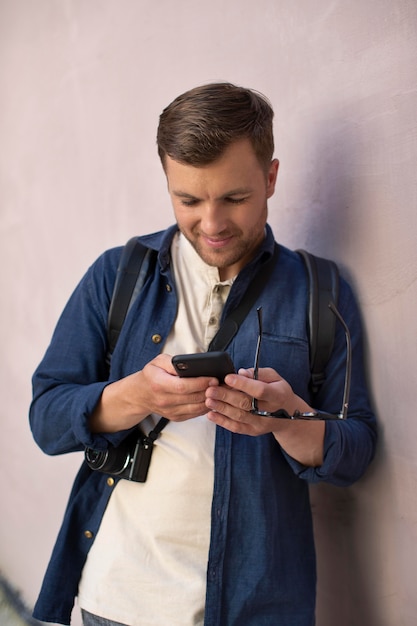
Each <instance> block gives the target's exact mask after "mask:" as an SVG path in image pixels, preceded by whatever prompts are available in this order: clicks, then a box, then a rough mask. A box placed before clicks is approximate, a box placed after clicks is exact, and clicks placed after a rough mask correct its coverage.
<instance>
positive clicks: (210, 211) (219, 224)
mask: <svg viewBox="0 0 417 626" xmlns="http://www.w3.org/2000/svg"><path fill="white" fill-rule="evenodd" d="M227 220H228V217H227V210H226V208H225V207H224V206H223V205H222V204H221V203H219V202H207V203H205V204H204V207H203V211H202V214H201V220H200V227H201V230H202V231H203V232H204V233H205V234H206V235H210V236H213V235H217V234H219V233H221V232H223V231H224V230H225V229H226V227H227Z"/></svg>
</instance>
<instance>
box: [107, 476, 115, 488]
mask: <svg viewBox="0 0 417 626" xmlns="http://www.w3.org/2000/svg"><path fill="white" fill-rule="evenodd" d="M107 484H108V486H109V487H113V485H114V478H111V477H110V478H108V479H107Z"/></svg>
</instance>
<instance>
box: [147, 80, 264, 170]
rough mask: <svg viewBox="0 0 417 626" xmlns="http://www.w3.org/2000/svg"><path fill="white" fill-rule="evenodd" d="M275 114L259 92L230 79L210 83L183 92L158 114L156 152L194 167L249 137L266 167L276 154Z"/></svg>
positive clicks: (216, 156) (205, 163)
mask: <svg viewBox="0 0 417 626" xmlns="http://www.w3.org/2000/svg"><path fill="white" fill-rule="evenodd" d="M273 117H274V112H273V110H272V107H271V105H270V104H269V102H268V100H267V99H266V98H265V96H263V95H262V94H260V93H258V92H256V91H253V90H251V89H245V88H243V87H237V86H236V85H232V84H231V83H211V84H208V85H203V86H201V87H195V88H194V89H191V90H190V91H186V92H185V93H183V94H182V95H180V96H178V97H177V98H175V100H174V101H173V102H172V103H171V104H170V105H168V106H167V107H166V108H165V109H164V110H163V112H162V114H161V116H160V118H159V126H158V134H157V144H158V153H159V156H160V158H161V161H162V165H163V166H165V157H166V155H168V156H169V157H170V158H172V159H174V160H175V161H178V162H180V163H185V164H187V165H194V166H196V167H198V166H202V165H207V164H209V163H212V162H214V161H215V160H216V159H218V158H219V157H220V156H221V154H222V153H223V152H224V150H225V149H226V148H227V147H228V146H229V145H230V144H232V143H233V142H235V141H238V140H240V139H249V140H250V142H251V144H252V146H253V149H254V151H255V154H256V156H257V158H258V160H259V162H260V164H261V166H262V167H263V168H264V169H265V170H267V169H268V167H269V165H270V163H271V159H272V155H273V152H274V138H273V133H272V119H273Z"/></svg>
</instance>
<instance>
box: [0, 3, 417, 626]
mask: <svg viewBox="0 0 417 626" xmlns="http://www.w3.org/2000/svg"><path fill="white" fill-rule="evenodd" d="M416 18H417V4H416V2H415V0H396V2H392V1H388V0H367V1H366V2H363V0H351V1H350V2H343V1H340V0H339V1H338V0H334V1H330V0H328V1H327V2H324V1H320V0H318V1H317V2H311V0H299V1H298V2H289V1H288V2H285V1H284V0H257V1H256V2H254V1H251V0H229V2H223V1H221V0H211V2H209V3H206V2H205V3H202V2H198V1H197V2H196V1H194V2H191V1H190V0H176V2H170V1H168V0H159V1H158V2H154V3H151V2H147V1H145V0H142V1H140V0H120V1H118V2H115V1H113V2H112V1H110V0H72V1H71V0H68V1H64V0H60V1H57V0H37V1H36V2H33V0H2V2H1V3H0V93H1V98H0V211H1V212H0V237H1V244H0V255H1V270H0V277H1V278H0V280H1V283H0V289H1V294H2V305H1V309H0V322H1V323H0V333H1V335H0V341H1V346H2V358H1V364H0V367H1V372H0V373H1V375H0V381H1V382H0V385H1V398H2V401H1V405H0V406H1V408H0V416H1V424H2V437H1V440H0V446H1V450H0V455H1V456H0V459H1V467H2V474H3V489H4V491H3V497H2V502H3V505H2V507H3V515H2V520H1V537H0V540H1V550H0V558H1V562H0V563H1V569H2V571H3V573H4V574H5V575H6V576H7V577H8V578H9V580H10V581H11V582H12V583H13V584H14V585H16V586H17V587H18V588H20V589H21V590H22V592H23V597H24V599H25V600H26V601H27V602H28V603H30V604H32V603H33V601H34V599H35V596H36V593H37V590H38V588H39V585H40V581H41V577H42V574H43V570H44V568H45V565H46V561H47V559H48V557H49V553H50V550H51V548H52V544H53V541H54V539H55V536H56V532H57V529H58V526H59V523H60V520H61V516H62V513H63V508H64V505H65V502H66V499H67V495H68V491H69V488H70V485H71V482H72V478H73V475H74V473H75V470H76V467H77V466H78V464H79V462H80V457H79V455H74V456H72V457H68V458H53V459H51V458H47V457H45V456H44V455H43V454H42V453H41V452H40V451H39V450H38V449H37V448H36V447H35V445H34V444H33V442H32V439H31V435H30V432H29V428H28V424H27V408H28V404H29V401H30V376H31V373H32V371H33V369H34V367H35V366H36V364H37V363H38V361H39V360H40V358H41V356H42V354H43V351H44V350H45V348H46V345H47V343H48V341H49V338H50V334H51V332H52V329H53V326H54V324H55V322H56V319H57V316H58V315H59V313H60V311H61V309H62V306H63V305H64V303H65V301H66V299H67V297H68V296H69V294H70V292H71V291H72V289H73V287H74V286H75V283H76V282H77V281H78V279H79V278H80V276H81V274H82V273H83V272H84V270H85V268H86V266H87V265H88V264H89V263H91V262H92V261H93V260H94V258H95V257H96V256H97V255H98V254H99V253H100V252H101V251H102V250H103V249H104V248H105V247H108V246H112V245H116V244H119V243H123V242H124V241H125V240H126V239H127V238H128V237H129V236H131V235H132V234H136V233H138V234H139V233H144V232H148V231H150V230H154V229H155V230H156V229H159V228H162V227H164V226H165V225H167V224H169V223H171V220H172V218H171V210H170V206H169V202H168V199H167V193H166V189H165V181H164V177H163V175H162V172H161V168H160V165H159V162H158V158H157V155H156V150H155V129H156V125H157V121H158V115H159V113H160V111H161V109H162V107H163V106H165V105H166V104H167V103H168V102H169V101H170V100H171V99H172V98H173V97H175V96H176V95H177V94H178V93H180V92H181V91H183V90H185V89H187V88H190V87H192V86H194V85H196V84H200V83H203V82H208V81H212V80H223V79H224V80H230V81H232V82H236V83H239V84H243V85H245V86H250V87H253V88H256V89H258V90H260V91H262V92H264V93H266V94H267V95H268V96H269V98H270V99H271V101H272V103H273V106H274V108H275V111H276V123H275V129H276V146H277V148H276V155H277V156H278V157H279V158H280V160H281V170H280V177H279V185H278V189H277V192H276V195H275V197H274V198H273V199H272V201H271V203H270V222H271V224H272V226H273V227H274V230H275V232H276V235H277V237H278V238H279V239H280V240H281V241H282V242H283V243H284V244H286V245H289V246H293V247H303V246H305V247H307V248H309V249H310V250H312V251H316V252H319V253H321V254H322V255H324V256H326V255H327V256H331V257H333V258H334V259H335V260H337V261H338V262H339V263H340V265H341V267H342V268H343V271H344V273H345V274H346V275H347V276H349V277H350V279H351V281H352V282H353V284H354V285H355V287H356V290H357V293H358V295H359V299H360V302H361V307H362V311H363V316H364V322H365V327H366V330H367V337H368V344H369V349H368V362H369V377H370V381H371V384H372V390H373V394H374V397H375V405H376V408H377V410H378V414H379V419H380V423H381V431H382V437H381V444H380V447H379V452H378V457H377V460H376V462H375V463H374V465H373V466H372V468H371V470H370V471H369V473H368V474H367V476H366V477H365V479H364V480H362V481H361V482H360V483H359V484H357V485H356V486H354V487H352V488H350V489H348V490H338V489H335V488H329V487H327V486H324V485H322V486H319V487H315V488H314V489H313V490H312V496H313V507H314V514H315V520H316V535H317V547H318V553H319V610H318V623H319V624H320V626H334V624H335V623H337V624H338V625H339V626H352V624H366V625H367V626H393V625H394V624H395V625H397V624H402V625H404V626H411V625H412V624H415V623H416V620H417V597H416V594H415V579H416V573H417V565H416V563H417V496H416V493H417V488H416V486H417V463H416V460H415V459H416V455H415V441H416V437H417V417H416V414H415V410H414V407H415V404H416V402H415V396H414V391H415V387H416V383H417V378H416V373H415V372H416V371H417V356H416V354H417V350H416V323H415V316H416V313H415V311H416V309H417V280H416V278H417V251H416V245H415V239H416V233H417V228H416V226H417V224H416V221H417V217H416V215H417V212H416V200H417V198H416V195H417V193H416V192H417V176H416V157H417V150H416V139H417V118H416V110H417V98H416V48H417V43H416V42H417V37H416V35H417V33H416V24H417V22H416ZM75 623H78V618H77V617H76V618H75Z"/></svg>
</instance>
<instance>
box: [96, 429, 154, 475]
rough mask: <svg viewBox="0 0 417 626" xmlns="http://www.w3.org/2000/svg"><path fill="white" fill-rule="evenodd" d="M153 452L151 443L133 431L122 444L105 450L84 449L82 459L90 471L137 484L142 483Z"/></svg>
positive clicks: (148, 439)
mask: <svg viewBox="0 0 417 626" xmlns="http://www.w3.org/2000/svg"><path fill="white" fill-rule="evenodd" d="M152 452H153V441H152V439H150V438H149V437H146V436H145V435H143V434H142V433H141V432H140V430H139V429H138V428H137V429H135V430H134V431H133V432H132V433H131V434H130V435H128V436H127V437H126V439H125V440H124V441H122V443H121V444H120V445H119V446H117V448H115V447H114V446H110V447H109V448H108V449H107V450H95V449H94V448H86V450H85V452H84V458H85V461H86V463H87V465H88V466H89V467H90V468H91V469H92V470H96V471H99V472H103V473H104V474H110V475H112V476H118V477H119V478H125V479H126V480H131V481H134V482H137V483H144V482H145V481H146V477H147V475H148V469H149V465H150V462H151V457H152Z"/></svg>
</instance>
